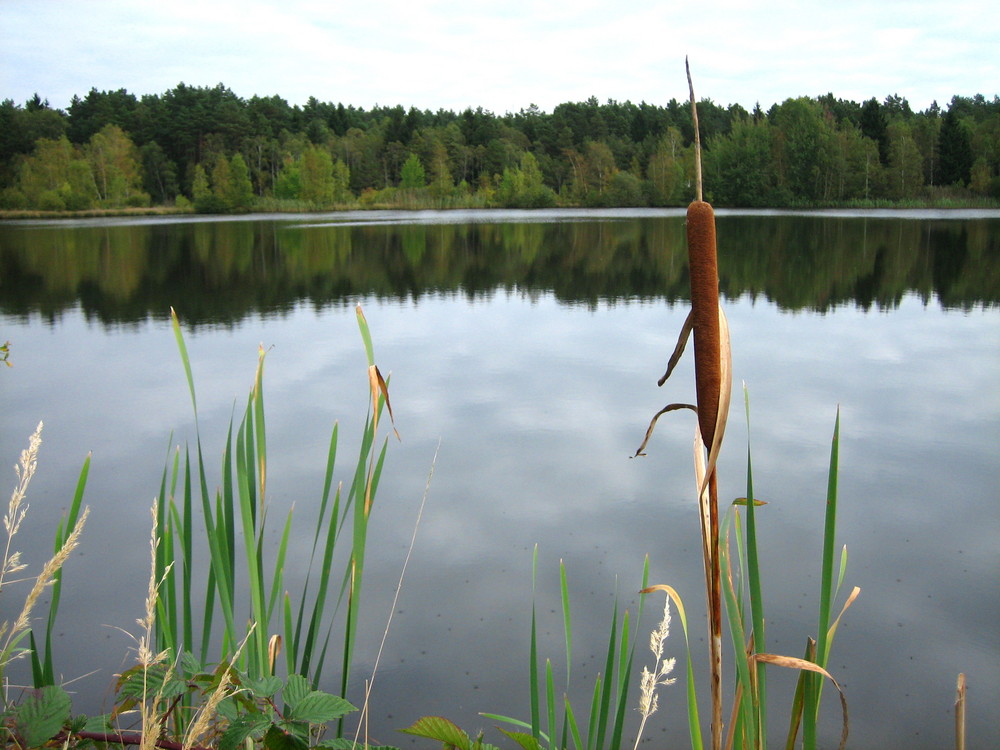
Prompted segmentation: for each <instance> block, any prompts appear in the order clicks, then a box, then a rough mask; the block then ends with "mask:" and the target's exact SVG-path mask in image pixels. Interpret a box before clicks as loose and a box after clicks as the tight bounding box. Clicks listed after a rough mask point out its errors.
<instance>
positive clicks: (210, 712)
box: [181, 623, 257, 750]
mask: <svg viewBox="0 0 1000 750" xmlns="http://www.w3.org/2000/svg"><path fill="white" fill-rule="evenodd" d="M256 627H257V623H251V625H250V628H249V632H248V633H247V637H246V638H244V639H243V643H241V644H240V645H239V648H237V649H236V653H234V654H233V658H232V659H231V660H230V661H229V666H228V667H227V668H226V669H225V670H223V672H222V676H221V677H220V678H219V684H218V685H217V686H216V688H215V690H213V691H212V694H211V695H210V696H208V700H207V701H206V702H205V705H204V706H202V707H201V708H200V709H199V711H198V714H197V716H195V719H194V723H193V724H192V725H191V726H190V727H189V728H188V730H187V732H186V733H185V734H184V741H183V742H182V743H181V750H189V748H193V747H195V746H196V745H197V743H198V740H200V739H201V737H202V735H204V734H205V732H206V731H208V728H209V724H211V722H212V719H214V718H215V716H216V715H217V713H218V708H219V704H220V703H222V701H223V700H224V699H225V698H227V697H229V695H230V693H229V686H230V685H232V682H233V669H235V667H236V661H237V659H239V658H240V654H241V653H242V651H243V647H244V646H246V645H247V641H249V640H250V636H251V634H252V633H253V631H254V629H255V628H256Z"/></svg>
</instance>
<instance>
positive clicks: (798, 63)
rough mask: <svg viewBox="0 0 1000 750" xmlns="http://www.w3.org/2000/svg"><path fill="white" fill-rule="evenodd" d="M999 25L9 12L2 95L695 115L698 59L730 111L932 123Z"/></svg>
mask: <svg viewBox="0 0 1000 750" xmlns="http://www.w3.org/2000/svg"><path fill="white" fill-rule="evenodd" d="M998 27H1000V12H998V11H997V10H996V9H995V8H994V6H993V4H987V3H980V2H958V3H950V4H948V5H944V4H941V3H937V2H908V3H905V5H904V4H902V3H899V2H883V3H875V4H872V3H861V2H856V1H855V0H849V1H848V2H843V3H839V4H837V5H830V4H827V3H819V2H806V3H792V2H790V1H787V0H786V1H785V2H772V3H768V4H763V3H761V4H751V5H748V4H746V3H742V2H735V1H732V2H719V3H712V4H700V5H690V4H680V3H664V2H654V1H653V0H636V2H633V3H629V4H626V5H621V4H620V3H617V2H611V1H610V0H588V1H586V2H573V3H570V2H566V1H565V0H553V1H552V2H549V3H542V4H536V3H529V2H524V1H521V0H515V1H514V2H509V3H504V4H499V3H485V2H456V1H455V0H436V1H431V2H423V3H413V2H403V1H402V0H385V1H384V2H380V3H377V4H367V5H365V4H330V3H327V2H315V1H314V0H285V2H271V1H266V0H248V1H246V2H235V1H233V0H225V1H222V2H195V1H194V0H176V2H173V3H169V4H163V3H144V2H137V1H136V0H105V1H102V2H82V1H81V0H76V1H69V0H66V1H61V0H49V1H47V2H46V1H45V0H42V1H41V2H35V1H30V0H5V2H4V3H3V5H2V6H0V70H2V75H3V78H2V79H0V82H2V83H0V88H2V90H0V96H2V97H10V98H13V99H14V100H15V101H18V102H20V101H24V100H25V99H27V98H28V97H30V96H31V95H32V93H34V92H35V91H37V92H39V93H40V94H41V95H42V96H44V97H48V98H49V99H50V100H51V101H52V103H53V105H54V106H60V107H65V106H66V105H68V103H69V100H70V98H71V97H72V96H73V95H74V94H77V95H81V96H82V95H84V94H86V92H87V91H88V90H89V89H90V88H91V87H96V88H98V89H102V90H106V89H112V90H113V89H117V88H126V89H128V90H129V91H132V92H133V93H136V94H139V95H141V94H145V93H162V92H163V91H165V90H167V89H169V88H172V87H173V86H175V85H177V83H179V82H181V81H184V82H185V83H188V84H191V85H215V84H216V83H219V82H222V83H224V84H226V85H227V86H229V87H230V88H232V89H233V90H234V91H235V92H236V93H237V94H239V95H240V96H244V97H249V96H252V95H254V94H260V95H271V94H279V95H281V96H283V97H284V98H286V99H288V100H289V101H290V102H292V103H297V104H302V103H304V102H305V100H306V99H307V98H308V97H309V96H316V97H317V98H319V99H321V100H324V101H339V102H344V103H346V104H354V105H356V106H362V107H370V106H372V105H374V104H388V105H394V104H403V105H404V106H417V107H419V108H421V109H432V110H433V109H438V108H445V109H455V110H460V109H463V108H465V107H467V106H472V107H475V106H482V107H484V108H486V109H490V110H493V111H494V112H498V113H503V112H506V111H518V110H519V109H521V108H524V107H527V106H528V105H529V104H531V103H536V104H538V105H539V106H540V107H541V108H542V109H544V110H548V111H551V109H552V108H553V107H554V106H555V105H556V104H559V103H561V102H565V101H581V100H584V99H586V98H588V97H590V96H592V95H593V96H596V97H597V98H598V99H599V100H601V101H604V100H606V99H609V98H613V99H617V100H620V101H624V100H631V101H635V102H638V101H648V102H658V103H663V102H666V101H669V99H671V98H678V99H683V98H684V97H685V96H686V85H685V80H684V75H683V61H684V57H685V55H689V56H690V57H691V60H692V66H693V69H694V71H695V73H696V76H697V77H696V84H697V91H698V93H699V95H700V96H704V97H709V98H711V99H713V100H714V101H716V102H717V103H720V104H730V103H739V104H742V105H743V106H744V107H747V108H750V107H752V106H753V105H754V103H756V102H760V103H761V104H762V105H763V106H765V107H767V106H770V104H773V103H775V102H780V101H782V100H784V99H786V98H788V97H794V96H815V95H820V94H824V93H827V92H831V93H833V94H834V95H835V96H838V97H841V98H847V99H853V100H855V101H861V100H864V99H867V98H870V97H872V96H875V97H877V98H883V97H885V96H886V95H888V94H890V93H899V94H900V95H902V96H905V97H907V98H909V99H910V101H911V104H912V105H913V106H914V107H915V108H918V109H920V108H923V107H925V106H927V105H929V104H930V102H931V100H932V99H937V100H938V101H939V102H940V103H945V102H946V101H947V100H948V99H950V97H951V96H952V95H953V94H963V95H971V94H974V93H984V94H986V95H988V96H989V95H992V94H993V93H995V86H996V81H997V80H1000V66H998V62H997V56H996V55H995V52H994V51H993V50H994V40H993V38H992V36H993V30H995V29H996V28H998ZM990 87H993V89H992V90H991V88H990Z"/></svg>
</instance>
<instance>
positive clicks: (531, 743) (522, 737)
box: [497, 727, 542, 750]
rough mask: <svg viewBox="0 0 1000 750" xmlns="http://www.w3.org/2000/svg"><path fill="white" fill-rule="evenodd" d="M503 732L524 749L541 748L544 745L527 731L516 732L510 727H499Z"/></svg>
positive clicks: (537, 749) (533, 749) (539, 749)
mask: <svg viewBox="0 0 1000 750" xmlns="http://www.w3.org/2000/svg"><path fill="white" fill-rule="evenodd" d="M497 729H499V730H500V731H501V732H503V733H504V734H506V735H507V736H508V737H510V738H511V739H512V740H514V742H516V743H517V744H518V745H520V746H521V747H523V748H524V750H541V749H542V746H541V745H540V744H538V740H536V739H535V738H534V737H532V736H531V735H530V734H528V733H527V732H514V731H511V730H509V729H504V728H503V727H497Z"/></svg>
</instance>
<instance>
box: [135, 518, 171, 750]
mask: <svg viewBox="0 0 1000 750" xmlns="http://www.w3.org/2000/svg"><path fill="white" fill-rule="evenodd" d="M152 516H153V524H152V529H151V530H150V534H149V557H150V571H149V583H148V585H147V588H146V602H145V610H144V614H143V617H142V618H140V619H138V620H136V623H137V624H138V625H139V627H141V628H142V629H143V634H142V635H141V636H139V638H138V648H137V653H138V658H139V664H141V665H142V667H143V676H142V679H143V687H142V703H141V705H140V707H139V715H140V720H141V726H142V744H141V750H153V749H154V748H155V747H156V742H157V740H159V737H160V732H161V731H162V729H163V725H164V722H165V721H166V714H165V713H161V712H159V711H158V710H157V704H159V702H160V698H161V697H162V691H163V686H164V685H166V684H167V677H168V676H169V673H170V670H169V669H168V670H167V675H164V678H163V680H162V681H161V682H160V688H159V689H158V690H157V693H156V695H155V696H153V697H152V699H150V696H149V694H148V691H147V682H146V681H147V678H148V675H149V669H150V668H151V667H153V666H156V665H157V664H160V663H161V662H162V661H163V660H164V659H166V657H167V654H168V652H167V651H166V650H164V651H160V652H159V653H153V649H152V648H151V646H150V644H151V643H153V640H154V634H153V629H154V627H155V626H156V603H157V600H158V599H159V592H160V586H161V585H162V584H163V581H164V578H165V577H166V573H164V575H163V577H160V578H157V576H156V550H157V548H158V547H159V546H160V535H159V528H158V525H157V513H156V503H155V502H154V503H153V508H152ZM169 568H170V566H169V565H168V566H167V570H168V571H169Z"/></svg>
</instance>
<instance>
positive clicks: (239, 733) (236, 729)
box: [219, 704, 271, 750]
mask: <svg viewBox="0 0 1000 750" xmlns="http://www.w3.org/2000/svg"><path fill="white" fill-rule="evenodd" d="M220 705H221V704H220ZM269 726H271V722H270V721H268V720H267V719H265V718H261V717H259V716H258V717H254V716H239V717H237V718H235V719H233V720H231V721H230V723H229V726H228V727H227V728H226V731H225V732H223V734H222V737H221V738H219V750H236V749H237V748H238V747H240V746H241V745H242V744H243V743H244V742H246V740H247V739H248V738H250V737H260V736H261V735H263V733H264V730H265V729H267V728H268V727H269Z"/></svg>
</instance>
